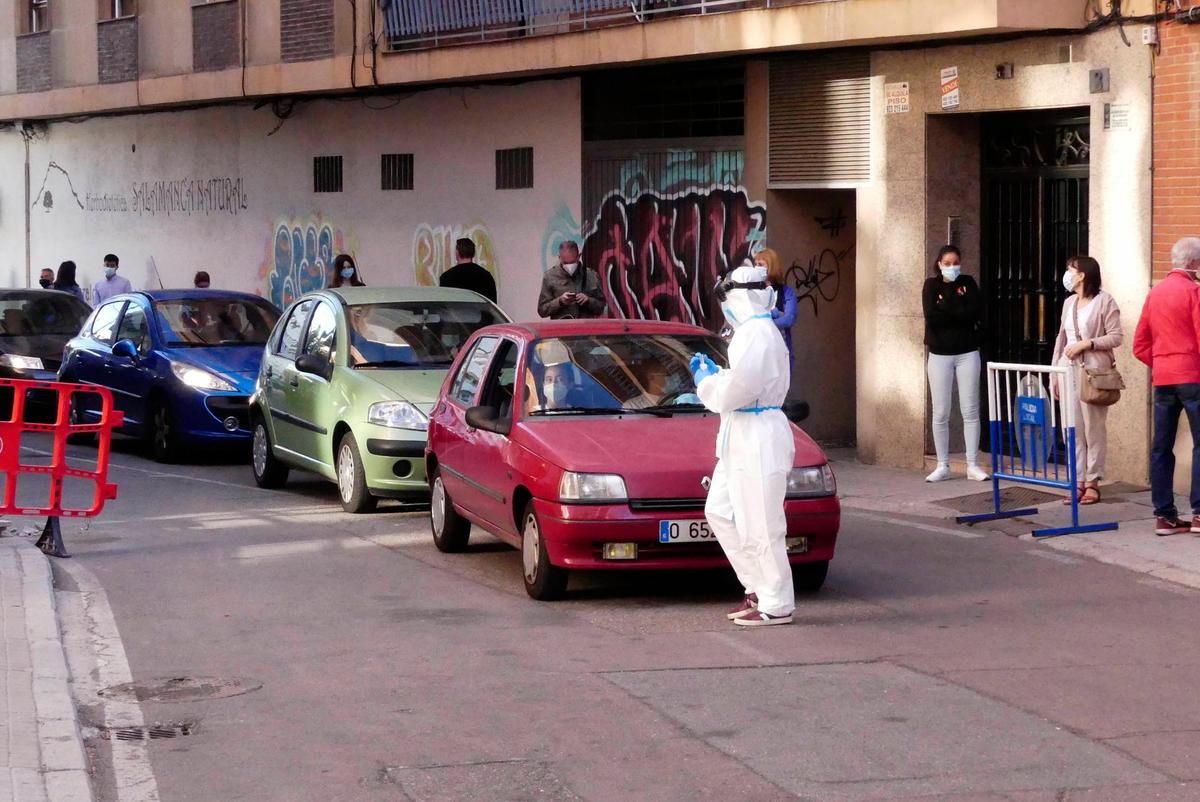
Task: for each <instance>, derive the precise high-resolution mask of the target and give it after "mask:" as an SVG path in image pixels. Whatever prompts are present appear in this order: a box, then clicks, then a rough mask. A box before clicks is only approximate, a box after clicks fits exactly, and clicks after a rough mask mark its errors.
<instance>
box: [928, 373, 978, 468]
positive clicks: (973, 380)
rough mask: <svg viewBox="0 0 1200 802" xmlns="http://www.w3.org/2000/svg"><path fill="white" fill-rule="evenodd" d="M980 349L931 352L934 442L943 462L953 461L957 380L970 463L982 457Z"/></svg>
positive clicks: (939, 457)
mask: <svg viewBox="0 0 1200 802" xmlns="http://www.w3.org/2000/svg"><path fill="white" fill-rule="evenodd" d="M980 365H981V363H980V360H979V352H978V351H971V352H970V353H966V354H954V355H951V356H943V355H941V354H930V355H929V365H928V371H929V395H930V397H931V398H932V400H933V446H934V449H935V450H936V451H937V460H938V464H939V465H949V464H950V406H951V403H952V401H953V396H952V394H953V392H954V384H955V381H957V382H958V408H959V410H960V411H961V412H962V417H963V439H965V440H966V455H967V464H968V465H975V464H976V463H977V462H978V460H979V371H980Z"/></svg>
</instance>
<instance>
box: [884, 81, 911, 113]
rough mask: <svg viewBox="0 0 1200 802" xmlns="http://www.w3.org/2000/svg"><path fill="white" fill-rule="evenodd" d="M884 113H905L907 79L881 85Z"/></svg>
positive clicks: (906, 108)
mask: <svg viewBox="0 0 1200 802" xmlns="http://www.w3.org/2000/svg"><path fill="white" fill-rule="evenodd" d="M883 97H884V102H885V104H886V113H888V114H905V113H906V112H907V111H908V81H904V82H903V83H896V84H884V85H883Z"/></svg>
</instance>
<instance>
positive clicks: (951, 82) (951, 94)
mask: <svg viewBox="0 0 1200 802" xmlns="http://www.w3.org/2000/svg"><path fill="white" fill-rule="evenodd" d="M960 103H961V98H960V96H959V92H958V67H946V68H945V69H944V70H942V111H950V110H952V109H957V108H958V107H959V105H960Z"/></svg>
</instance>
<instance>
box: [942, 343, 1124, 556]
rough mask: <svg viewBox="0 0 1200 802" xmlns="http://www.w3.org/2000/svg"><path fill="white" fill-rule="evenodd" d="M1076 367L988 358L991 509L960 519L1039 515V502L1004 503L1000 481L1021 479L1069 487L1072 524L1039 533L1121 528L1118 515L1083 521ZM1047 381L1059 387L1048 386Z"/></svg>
mask: <svg viewBox="0 0 1200 802" xmlns="http://www.w3.org/2000/svg"><path fill="white" fill-rule="evenodd" d="M1076 381H1077V376H1076V373H1075V370H1074V369H1073V368H1070V367H1067V366H1063V365H1016V364H1008V363H1004V362H989V363H988V364H987V388H988V427H989V429H988V431H989V433H990V435H991V451H992V504H993V506H994V509H993V511H992V512H985V513H982V514H979V515H962V516H959V517H958V519H957V520H958V522H959V523H961V524H975V523H980V522H982V521H995V520H999V519H1001V518H1017V517H1022V516H1027V515H1036V514H1037V512H1038V511H1037V509H1036V508H1032V507H1031V508H1028V509H1020V510H1001V509H1000V482H1002V481H1008V482H1020V483H1022V484H1028V485H1034V486H1038V487H1053V488H1058V489H1060V490H1066V491H1067V492H1068V493H1069V494H1070V498H1071V525H1070V526H1065V527H1058V528H1053V529H1035V530H1034V531H1033V536H1034V537H1055V536H1057V535H1072V534H1078V533H1082V532H1105V531H1109V530H1112V529H1116V528H1117V526H1118V524H1117V522H1116V521H1109V522H1106V523H1098V524H1081V523H1080V522H1079V496H1078V494H1077V493H1076V490H1075V488H1076V487H1077V486H1078V484H1079V482H1078V478H1079V477H1078V469H1079V466H1077V465H1076V464H1075V424H1076V421H1075V411H1076V406H1077V403H1076V398H1077V397H1078V393H1079V388H1078V386H1077V385H1076ZM1047 387H1049V388H1050V389H1051V390H1057V392H1056V393H1055V392H1047ZM1054 396H1057V397H1054Z"/></svg>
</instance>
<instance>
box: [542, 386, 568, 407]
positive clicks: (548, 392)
mask: <svg viewBox="0 0 1200 802" xmlns="http://www.w3.org/2000/svg"><path fill="white" fill-rule="evenodd" d="M567 389H568V388H567V385H565V384H560V383H557V382H546V383H545V384H543V385H542V393H543V394H544V395H545V396H546V403H548V404H561V403H563V402H564V401H566V400H567Z"/></svg>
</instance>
